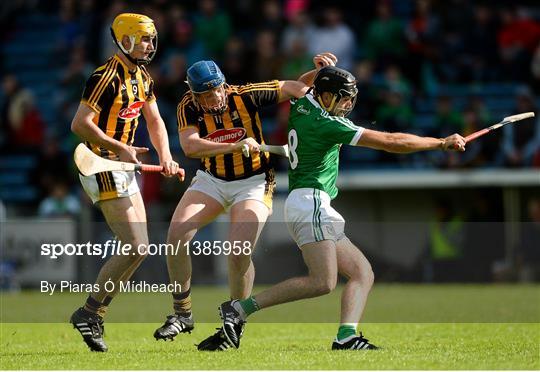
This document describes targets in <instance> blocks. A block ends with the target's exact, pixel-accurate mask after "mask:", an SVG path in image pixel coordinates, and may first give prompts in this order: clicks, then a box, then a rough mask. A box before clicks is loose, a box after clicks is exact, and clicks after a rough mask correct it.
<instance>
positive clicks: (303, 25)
mask: <svg viewBox="0 0 540 372" xmlns="http://www.w3.org/2000/svg"><path fill="white" fill-rule="evenodd" d="M288 20H289V23H288V25H287V26H286V27H285V29H284V30H283V39H282V43H281V49H282V51H283V53H284V54H286V55H291V53H294V49H295V48H297V46H298V44H301V45H305V46H306V47H307V46H308V45H309V42H310V39H311V37H312V35H313V34H314V32H315V27H314V26H313V24H312V23H311V19H310V16H309V14H308V13H307V12H306V11H305V10H302V9H300V10H297V11H295V12H291V14H290V16H289V18H288ZM308 54H309V53H308Z"/></svg>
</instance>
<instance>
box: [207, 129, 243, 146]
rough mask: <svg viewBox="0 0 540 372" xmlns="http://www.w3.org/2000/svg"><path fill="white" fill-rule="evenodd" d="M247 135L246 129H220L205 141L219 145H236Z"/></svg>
mask: <svg viewBox="0 0 540 372" xmlns="http://www.w3.org/2000/svg"><path fill="white" fill-rule="evenodd" d="M245 135H246V130H245V129H244V128H231V129H218V130H216V131H214V132H212V133H210V134H209V135H207V136H206V137H204V139H206V140H209V141H212V142H217V143H236V142H238V141H240V140H241V139H242V138H244V136H245Z"/></svg>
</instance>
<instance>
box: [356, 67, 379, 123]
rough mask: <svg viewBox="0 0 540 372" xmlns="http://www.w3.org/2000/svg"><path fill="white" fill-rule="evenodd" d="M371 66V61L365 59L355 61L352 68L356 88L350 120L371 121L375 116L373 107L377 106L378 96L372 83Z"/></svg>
mask: <svg viewBox="0 0 540 372" xmlns="http://www.w3.org/2000/svg"><path fill="white" fill-rule="evenodd" d="M373 68H374V67H373V62H372V61H370V60H367V59H365V60H362V61H360V62H358V63H356V66H355V68H354V76H355V77H356V87H357V88H358V94H357V95H356V105H355V106H354V111H353V112H352V113H351V116H352V117H351V120H353V121H354V122H356V121H358V122H361V121H362V120H370V121H371V120H373V119H374V118H375V108H376V107H378V106H379V101H378V98H379V97H378V96H377V90H376V89H375V85H374V83H373Z"/></svg>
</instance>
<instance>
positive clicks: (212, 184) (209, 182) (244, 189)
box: [187, 170, 275, 210]
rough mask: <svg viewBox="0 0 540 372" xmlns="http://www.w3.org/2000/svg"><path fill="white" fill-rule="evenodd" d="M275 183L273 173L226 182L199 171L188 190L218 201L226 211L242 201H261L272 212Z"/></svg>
mask: <svg viewBox="0 0 540 372" xmlns="http://www.w3.org/2000/svg"><path fill="white" fill-rule="evenodd" d="M274 188H275V181H274V177H273V173H270V174H265V173H263V174H257V175H255V176H252V177H249V178H245V179H241V180H237V181H225V180H220V179H219V178H216V177H214V176H212V175H211V174H209V173H207V172H204V171H202V170H198V171H197V173H196V175H195V177H193V181H191V185H190V186H189V188H188V190H187V191H189V190H196V191H200V192H202V193H205V194H206V195H209V196H211V197H212V198H214V199H216V200H217V201H218V202H219V203H220V204H221V205H222V206H223V208H225V209H228V208H229V207H230V206H232V205H234V204H236V203H238V202H240V201H242V200H248V199H251V200H259V201H261V202H263V203H264V204H265V205H266V206H267V207H268V209H270V210H272V195H273V193H274Z"/></svg>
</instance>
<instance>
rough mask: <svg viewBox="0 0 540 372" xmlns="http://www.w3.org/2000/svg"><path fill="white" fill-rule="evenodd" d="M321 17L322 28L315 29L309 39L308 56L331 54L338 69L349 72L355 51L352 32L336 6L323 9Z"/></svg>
mask: <svg viewBox="0 0 540 372" xmlns="http://www.w3.org/2000/svg"><path fill="white" fill-rule="evenodd" d="M322 16H323V23H322V26H321V27H316V28H315V33H314V34H313V35H312V36H311V38H310V39H309V43H308V52H309V54H310V55H316V54H319V53H324V52H330V53H333V54H334V55H335V56H336V57H337V58H338V61H339V67H340V68H343V69H345V70H351V69H352V68H353V65H354V54H355V49H356V40H355V36H354V33H353V31H352V30H351V28H350V27H349V26H348V25H347V24H346V23H345V22H343V13H342V11H341V9H340V8H338V7H336V6H332V5H330V6H327V7H325V8H324V9H323V10H322Z"/></svg>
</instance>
